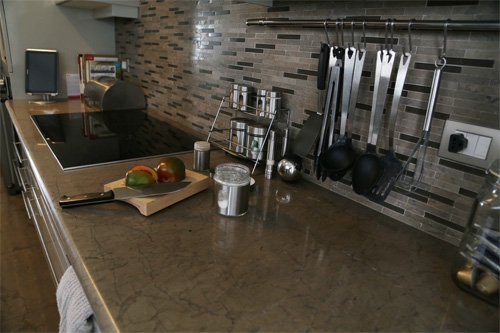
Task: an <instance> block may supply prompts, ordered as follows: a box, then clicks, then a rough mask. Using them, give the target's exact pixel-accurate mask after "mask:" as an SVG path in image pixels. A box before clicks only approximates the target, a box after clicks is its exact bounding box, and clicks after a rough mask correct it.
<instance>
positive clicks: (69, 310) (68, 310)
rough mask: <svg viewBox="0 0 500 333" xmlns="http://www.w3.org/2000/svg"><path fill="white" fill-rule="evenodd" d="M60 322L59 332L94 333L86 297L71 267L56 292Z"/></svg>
mask: <svg viewBox="0 0 500 333" xmlns="http://www.w3.org/2000/svg"><path fill="white" fill-rule="evenodd" d="M56 296H57V307H58V309H59V315H60V317H61V320H60V322H59V332H61V333H76V332H94V330H95V329H96V328H95V327H94V318H93V312H92V308H91V307H90V304H89V301H88V299H87V296H85V292H84V291H83V289H82V285H81V284H80V281H79V280H78V277H77V276H76V273H75V271H74V269H73V266H69V268H68V269H67V270H66V272H64V274H63V276H62V278H61V281H60V282H59V285H58V286H57V291H56Z"/></svg>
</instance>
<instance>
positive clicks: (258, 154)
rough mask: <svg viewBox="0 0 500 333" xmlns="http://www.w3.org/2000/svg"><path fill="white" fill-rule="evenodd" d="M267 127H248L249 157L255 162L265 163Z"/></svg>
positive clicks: (254, 125) (255, 125)
mask: <svg viewBox="0 0 500 333" xmlns="http://www.w3.org/2000/svg"><path fill="white" fill-rule="evenodd" d="M266 132H267V126H264V125H260V124H251V125H248V127H247V140H246V143H247V155H246V156H247V157H249V158H252V159H254V160H259V161H263V160H264V159H265V158H266V146H265V139H266Z"/></svg>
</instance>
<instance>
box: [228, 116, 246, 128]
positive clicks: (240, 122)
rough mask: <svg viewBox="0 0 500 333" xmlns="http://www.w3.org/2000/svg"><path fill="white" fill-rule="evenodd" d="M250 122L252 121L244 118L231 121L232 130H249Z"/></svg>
mask: <svg viewBox="0 0 500 333" xmlns="http://www.w3.org/2000/svg"><path fill="white" fill-rule="evenodd" d="M249 122H250V121H249V120H248V119H247V118H243V117H240V118H232V119H231V121H230V123H231V128H233V129H246V128H247V124H248V123H249Z"/></svg>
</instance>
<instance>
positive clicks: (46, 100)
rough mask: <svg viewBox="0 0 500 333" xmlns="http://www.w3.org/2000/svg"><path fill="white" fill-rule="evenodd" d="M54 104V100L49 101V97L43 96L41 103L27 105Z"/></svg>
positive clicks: (34, 102)
mask: <svg viewBox="0 0 500 333" xmlns="http://www.w3.org/2000/svg"><path fill="white" fill-rule="evenodd" d="M55 102H56V101H55V100H51V99H50V95H43V100H42V101H29V104H38V105H46V104H52V103H55Z"/></svg>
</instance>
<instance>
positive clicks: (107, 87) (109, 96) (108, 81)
mask: <svg viewBox="0 0 500 333" xmlns="http://www.w3.org/2000/svg"><path fill="white" fill-rule="evenodd" d="M84 95H85V102H86V103H87V104H88V105H90V106H94V107H97V108H99V109H100V110H102V111H106V110H114V111H116V110H131V109H134V110H142V109H145V108H146V96H145V95H144V93H143V92H142V90H141V89H140V88H139V87H138V86H136V85H134V84H131V83H129V82H125V81H122V80H118V79H115V78H112V77H100V78H97V79H95V80H91V81H89V82H88V83H87V84H86V85H85V91H84Z"/></svg>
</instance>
